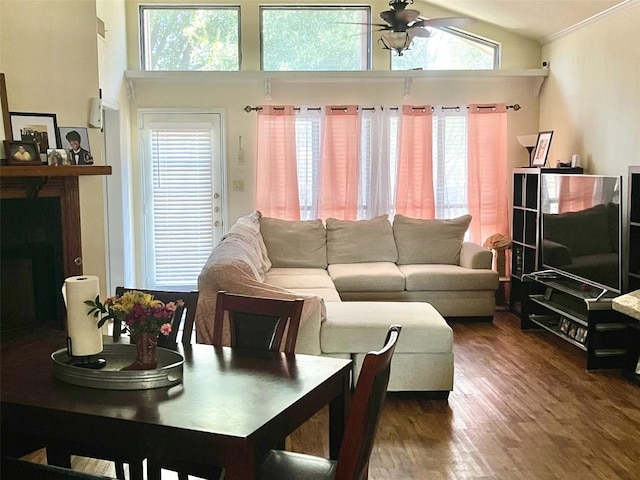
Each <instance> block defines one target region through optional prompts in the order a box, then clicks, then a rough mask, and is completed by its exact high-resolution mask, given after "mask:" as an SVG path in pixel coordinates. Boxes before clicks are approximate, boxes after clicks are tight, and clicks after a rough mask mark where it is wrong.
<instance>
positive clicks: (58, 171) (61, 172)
mask: <svg viewBox="0 0 640 480" xmlns="http://www.w3.org/2000/svg"><path fill="white" fill-rule="evenodd" d="M81 175H111V166H109V165H60V166H58V167H48V166H46V165H43V166H41V167H40V166H31V165H29V166H25V167H20V166H1V167H0V178H1V177H78V176H81Z"/></svg>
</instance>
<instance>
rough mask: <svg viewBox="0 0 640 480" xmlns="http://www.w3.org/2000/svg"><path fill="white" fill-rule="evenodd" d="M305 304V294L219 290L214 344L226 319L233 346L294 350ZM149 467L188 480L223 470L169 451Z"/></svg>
mask: <svg viewBox="0 0 640 480" xmlns="http://www.w3.org/2000/svg"><path fill="white" fill-rule="evenodd" d="M303 305H304V300H303V299H302V298H298V299H295V300H286V299H276V298H265V297H253V296H250V295H239V294H235V293H229V292H224V291H220V292H218V296H217V298H216V312H215V317H214V323H213V325H214V326H213V344H214V345H216V346H222V345H223V330H224V323H225V319H226V320H228V324H229V333H230V346H232V347H235V348H246V349H250V350H262V351H271V352H279V351H282V352H284V353H294V351H295V347H296V340H297V338H298V328H299V326H300V317H301V316H302V307H303ZM283 343H284V345H283ZM282 445H284V441H283V442H282ZM147 468H148V471H155V472H156V473H157V472H158V471H159V470H160V469H165V470H173V471H175V472H178V478H179V480H187V478H188V477H189V475H193V476H196V477H199V478H206V479H208V480H217V479H218V478H220V475H221V473H222V468H219V467H216V466H211V465H205V464H194V463H193V462H190V463H185V462H183V461H181V459H179V458H172V457H171V456H169V455H164V456H163V457H162V458H161V459H157V460H156V459H152V458H149V459H147Z"/></svg>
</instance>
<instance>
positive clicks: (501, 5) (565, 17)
mask: <svg viewBox="0 0 640 480" xmlns="http://www.w3.org/2000/svg"><path fill="white" fill-rule="evenodd" d="M628 1H632V0H626V1H625V0H428V1H426V2H424V1H423V0H418V1H416V5H415V6H414V8H416V7H417V10H420V8H419V5H420V3H430V4H432V5H435V6H438V7H440V8H445V9H447V10H450V11H452V12H456V13H459V14H461V15H463V16H469V17H472V18H477V19H478V20H482V21H484V22H488V23H492V24H494V25H497V26H499V27H502V28H505V29H507V30H510V31H513V32H515V33H519V34H520V35H523V36H526V37H530V38H533V39H536V40H538V41H541V42H542V41H544V40H545V39H547V38H548V37H550V36H553V35H555V34H557V33H560V32H562V31H563V30H566V29H568V28H570V27H573V26H574V25H577V24H579V23H581V22H583V21H585V20H587V19H589V18H591V17H593V16H594V15H598V14H599V13H602V12H604V11H606V10H608V9H609V8H611V7H614V6H615V5H618V4H622V3H626V2H628Z"/></svg>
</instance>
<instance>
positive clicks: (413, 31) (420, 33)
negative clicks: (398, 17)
mask: <svg viewBox="0 0 640 480" xmlns="http://www.w3.org/2000/svg"><path fill="white" fill-rule="evenodd" d="M407 33H408V34H409V35H410V36H411V38H413V37H422V38H429V37H430V36H431V32H430V31H429V30H427V29H426V28H422V27H411V28H407Z"/></svg>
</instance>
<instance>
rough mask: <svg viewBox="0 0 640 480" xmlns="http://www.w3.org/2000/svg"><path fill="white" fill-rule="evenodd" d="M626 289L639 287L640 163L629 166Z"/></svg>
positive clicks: (631, 290)
mask: <svg viewBox="0 0 640 480" xmlns="http://www.w3.org/2000/svg"><path fill="white" fill-rule="evenodd" d="M628 188H629V204H628V205H629V210H628V212H629V213H628V219H629V225H628V229H627V234H628V237H627V248H628V250H627V252H628V255H627V258H628V259H629V260H628V262H629V263H628V265H627V266H626V267H627V268H626V272H627V281H628V283H627V285H628V291H630V292H633V291H634V290H638V289H640V165H632V166H630V167H629V187H628Z"/></svg>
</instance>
